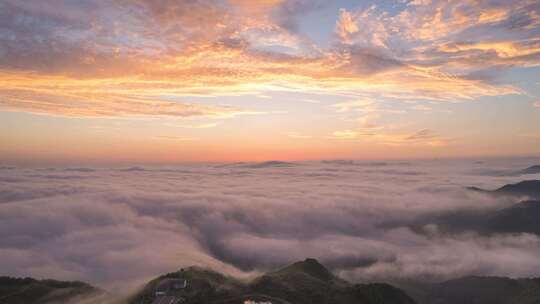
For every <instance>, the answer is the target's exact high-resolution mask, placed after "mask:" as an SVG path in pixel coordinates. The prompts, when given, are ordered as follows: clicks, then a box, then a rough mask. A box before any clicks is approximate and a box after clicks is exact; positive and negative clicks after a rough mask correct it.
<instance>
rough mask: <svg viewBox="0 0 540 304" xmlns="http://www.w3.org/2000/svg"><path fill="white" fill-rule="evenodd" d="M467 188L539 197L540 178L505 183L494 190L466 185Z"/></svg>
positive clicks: (501, 193)
mask: <svg viewBox="0 0 540 304" xmlns="http://www.w3.org/2000/svg"><path fill="white" fill-rule="evenodd" d="M467 189H468V190H471V191H477V192H484V193H490V194H495V195H507V196H528V197H530V198H540V180H534V179H533V180H524V181H521V182H518V183H515V184H507V185H504V186H502V187H500V188H498V189H496V190H484V189H481V188H478V187H467Z"/></svg>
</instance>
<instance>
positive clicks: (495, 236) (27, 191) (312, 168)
mask: <svg viewBox="0 0 540 304" xmlns="http://www.w3.org/2000/svg"><path fill="white" fill-rule="evenodd" d="M539 163H540V159H537V158H536V159H534V158H519V159H485V160H480V159H467V160H421V161H420V160H417V161H384V162H382V161H381V162H369V161H345V160H335V161H332V160H329V161H321V162H316V161H312V162H290V163H289V162H277V161H272V162H263V163H211V164H188V165H182V166H179V165H178V166H134V167H111V168H107V167H50V168H41V167H40V168H38V167H14V166H2V167H1V169H0V181H1V183H0V268H1V269H2V270H3V274H4V275H9V276H17V277H24V276H31V277H36V278H54V279H59V280H80V281H85V282H89V283H91V284H93V285H97V286H99V287H102V288H105V289H107V290H123V291H127V290H131V289H132V288H135V287H138V286H141V285H142V284H143V283H145V282H147V281H148V280H149V279H151V278H153V277H155V276H157V275H159V274H163V273H167V272H171V271H175V270H178V269H180V268H182V267H188V266H193V265H199V266H203V267H208V268H211V269H214V270H216V271H220V272H222V273H226V274H230V275H234V276H236V277H239V278H245V279H248V278H252V277H254V276H256V275H258V274H260V273H262V272H265V271H268V270H272V269H276V268H279V267H282V266H284V265H287V264H290V263H293V262H295V261H300V260H303V259H305V258H306V257H312V258H316V259H318V260H319V261H321V263H323V264H324V265H325V266H326V267H328V268H329V269H330V270H331V271H333V272H334V273H335V274H337V275H339V276H340V277H342V278H344V279H347V280H349V281H351V282H371V281H385V282H391V281H403V280H411V281H421V282H428V281H430V282H435V281H443V280H449V279H453V278H458V277H462V276H467V275H483V276H509V277H535V276H540V259H539V258H538V256H539V254H540V237H539V235H538V234H537V233H535V230H534V229H536V228H534V227H533V228H531V229H533V230H530V231H529V230H525V231H527V232H523V231H524V230H521V231H519V229H518V231H516V230H515V229H514V230H512V229H510V228H508V229H507V228H505V227H506V226H500V225H499V226H497V227H495V226H493V225H491V226H490V225H489V223H487V222H486V223H483V222H482V220H480V219H482V218H483V219H485V218H491V215H492V214H497V212H501V210H506V208H511V207H512V206H515V205H516V204H518V203H519V202H521V201H523V200H526V199H535V197H531V196H534V193H533V194H532V195H495V193H492V192H486V191H481V190H478V189H476V188H473V189H468V188H467V187H477V188H479V189H486V190H495V189H498V188H500V187H502V186H504V185H507V184H516V183H518V182H521V181H524V180H535V179H536V180H538V179H540V173H539V172H537V171H534V170H533V169H534V168H533V169H529V171H525V169H526V168H528V167H531V166H533V165H535V164H539ZM531 168H532V167H531ZM534 189H536V190H535V191H537V189H538V188H534ZM508 210H514V209H508ZM471 222H473V223H471ZM456 227H457V228H459V229H455V228H456ZM500 227H502V228H500Z"/></svg>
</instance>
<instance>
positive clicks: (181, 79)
mask: <svg viewBox="0 0 540 304" xmlns="http://www.w3.org/2000/svg"><path fill="white" fill-rule="evenodd" d="M0 20H1V21H0V121H1V125H2V131H1V132H0V141H1V142H2V144H1V145H0V158H1V159H2V161H3V162H6V163H15V164H27V163H28V164H33V163H36V164H44V163H84V162H86V163H152V164H161V163H179V162H192V161H196V162H219V161H264V160H269V159H280V160H317V159H338V158H339V159H405V158H412V159H416V158H434V157H453V158H454V157H479V156H486V157H498V156H535V155H536V156H537V155H539V154H540V5H539V3H538V1H535V0H523V1H474V0H467V1H439V0H431V1H419V0H414V1H406V0H395V1H390V0H388V1H360V0H356V1H354V0H339V1H319V0H260V1H247V0H197V1H192V0H160V1H152V0H132V1H130V0H105V1H92V0H84V1H67V0H65V1H62V0H45V1H39V3H38V2H34V1H16V0H2V1H0Z"/></svg>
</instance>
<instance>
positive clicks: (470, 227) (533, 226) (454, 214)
mask: <svg viewBox="0 0 540 304" xmlns="http://www.w3.org/2000/svg"><path fill="white" fill-rule="evenodd" d="M469 189H470V190H472V191H479V192H483V193H487V194H489V195H495V196H499V195H503V196H512V197H514V196H515V197H517V198H522V197H525V198H532V199H529V200H525V201H521V202H519V203H517V204H515V205H513V206H510V207H506V208H501V209H497V210H482V209H473V210H458V211H451V212H445V213H442V214H441V213H432V214H427V215H424V216H422V217H421V218H417V219H415V220H414V221H412V223H397V224H396V223H391V224H390V225H394V226H397V225H407V226H409V227H410V228H411V229H413V230H414V231H416V232H418V233H426V232H427V231H426V230H425V229H424V227H426V225H428V224H435V225H437V228H438V230H439V231H440V232H442V233H451V234H453V233H463V232H466V231H474V232H477V233H480V234H484V235H490V234H494V233H534V234H538V235H540V220H539V219H540V181H538V180H530V181H523V182H519V183H516V184H509V185H505V186H503V187H501V188H499V189H497V190H493V191H490V190H483V189H480V188H476V187H469Z"/></svg>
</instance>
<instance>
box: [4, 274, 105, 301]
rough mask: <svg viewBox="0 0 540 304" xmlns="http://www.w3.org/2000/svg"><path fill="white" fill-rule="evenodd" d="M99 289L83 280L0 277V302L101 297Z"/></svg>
mask: <svg viewBox="0 0 540 304" xmlns="http://www.w3.org/2000/svg"><path fill="white" fill-rule="evenodd" d="M102 296H105V293H104V292H103V291H101V290H100V289H97V288H95V287H93V286H90V285H88V284H86V283H83V282H64V281H56V280H36V279H32V278H12V277H0V303H2V304H34V303H35V304H57V303H71V302H77V301H78V300H81V299H87V298H90V297H96V298H97V297H102Z"/></svg>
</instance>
